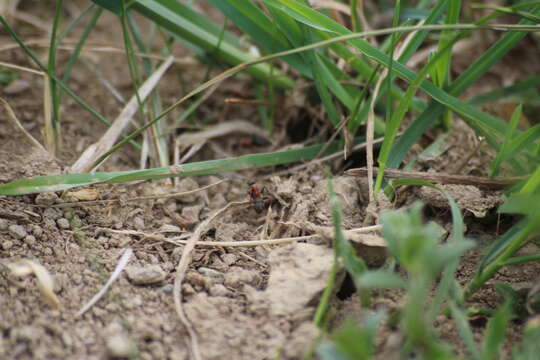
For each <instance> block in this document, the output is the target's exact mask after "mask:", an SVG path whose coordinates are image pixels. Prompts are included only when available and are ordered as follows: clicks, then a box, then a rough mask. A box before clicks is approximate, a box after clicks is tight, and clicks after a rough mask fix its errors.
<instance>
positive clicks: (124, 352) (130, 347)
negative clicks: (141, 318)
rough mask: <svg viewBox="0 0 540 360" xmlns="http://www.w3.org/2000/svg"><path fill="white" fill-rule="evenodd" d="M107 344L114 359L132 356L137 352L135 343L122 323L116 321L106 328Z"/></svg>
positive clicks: (108, 350) (108, 351)
mask: <svg viewBox="0 0 540 360" xmlns="http://www.w3.org/2000/svg"><path fill="white" fill-rule="evenodd" d="M105 336H106V340H105V346H106V348H107V353H108V354H109V356H110V357H111V358H113V359H119V358H130V357H132V356H133V355H134V354H135V349H136V347H135V344H134V343H133V342H132V341H131V339H130V338H129V336H128V334H127V332H126V331H125V330H124V329H123V328H122V325H120V324H118V323H116V322H114V323H112V324H110V325H109V326H107V328H106V329H105Z"/></svg>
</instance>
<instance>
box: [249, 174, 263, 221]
mask: <svg viewBox="0 0 540 360" xmlns="http://www.w3.org/2000/svg"><path fill="white" fill-rule="evenodd" d="M248 185H249V191H248V194H249V196H250V197H251V205H253V208H255V211H256V212H258V213H260V212H261V211H263V210H264V208H265V204H264V200H263V192H264V188H262V189H259V187H258V186H257V184H256V183H255V180H249V181H248Z"/></svg>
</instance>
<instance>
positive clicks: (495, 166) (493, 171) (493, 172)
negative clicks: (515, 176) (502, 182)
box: [488, 105, 522, 177]
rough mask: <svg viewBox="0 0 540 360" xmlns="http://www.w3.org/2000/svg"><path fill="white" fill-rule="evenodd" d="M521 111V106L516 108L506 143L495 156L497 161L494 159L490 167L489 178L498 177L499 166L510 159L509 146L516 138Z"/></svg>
mask: <svg viewBox="0 0 540 360" xmlns="http://www.w3.org/2000/svg"><path fill="white" fill-rule="evenodd" d="M521 109H522V106H521V105H519V106H517V107H516V109H515V110H514V112H513V114H512V118H511V119H510V124H509V126H508V130H507V131H506V133H505V136H504V141H503V143H502V146H501V148H500V150H499V152H498V153H497V155H496V156H495V159H493V161H492V163H491V165H490V166H489V171H488V174H489V177H495V176H497V174H498V172H499V166H500V165H501V163H502V161H503V158H508V150H509V147H510V146H509V144H510V142H511V141H512V138H513V137H514V132H515V131H516V129H517V126H518V123H519V120H520V119H521Z"/></svg>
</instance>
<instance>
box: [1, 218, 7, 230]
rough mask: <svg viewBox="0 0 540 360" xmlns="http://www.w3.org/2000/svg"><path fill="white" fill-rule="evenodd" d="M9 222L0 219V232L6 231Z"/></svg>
mask: <svg viewBox="0 0 540 360" xmlns="http://www.w3.org/2000/svg"><path fill="white" fill-rule="evenodd" d="M8 226H9V222H8V221H7V220H6V219H0V230H7V228H8Z"/></svg>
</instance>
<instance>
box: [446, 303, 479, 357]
mask: <svg viewBox="0 0 540 360" xmlns="http://www.w3.org/2000/svg"><path fill="white" fill-rule="evenodd" d="M448 306H449V307H450V313H451V314H452V318H453V319H454V322H455V323H456V326H457V329H458V331H459V334H460V336H461V339H462V340H463V342H464V343H465V346H466V347H467V350H468V351H469V353H470V354H471V356H472V359H474V360H480V359H482V356H481V355H480V349H479V348H478V345H476V342H475V341H474V335H473V332H472V330H471V326H470V324H469V319H467V315H466V314H465V312H464V311H463V310H461V309H460V308H459V307H458V305H457V304H456V303H455V302H454V301H452V300H451V301H449V303H448Z"/></svg>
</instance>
